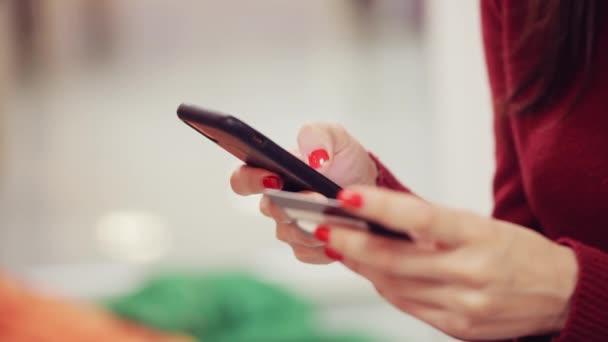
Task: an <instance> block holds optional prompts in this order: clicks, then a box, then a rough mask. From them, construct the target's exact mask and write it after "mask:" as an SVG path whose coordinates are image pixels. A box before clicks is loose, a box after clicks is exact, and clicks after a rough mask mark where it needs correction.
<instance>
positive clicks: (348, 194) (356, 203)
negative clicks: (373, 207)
mask: <svg viewBox="0 0 608 342" xmlns="http://www.w3.org/2000/svg"><path fill="white" fill-rule="evenodd" d="M337 198H338V201H340V202H341V203H342V205H343V206H345V207H351V208H361V206H363V196H361V194H359V193H357V192H354V191H350V190H342V191H340V192H339V193H338V196H337Z"/></svg>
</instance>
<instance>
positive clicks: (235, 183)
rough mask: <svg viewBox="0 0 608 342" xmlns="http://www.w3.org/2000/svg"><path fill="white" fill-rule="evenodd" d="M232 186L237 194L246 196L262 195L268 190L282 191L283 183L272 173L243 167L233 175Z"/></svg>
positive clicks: (231, 178)
mask: <svg viewBox="0 0 608 342" xmlns="http://www.w3.org/2000/svg"><path fill="white" fill-rule="evenodd" d="M230 186H231V187H232V190H233V191H234V192H235V193H237V194H239V195H244V196H246V195H253V194H259V193H262V192H263V191H264V189H267V188H272V189H280V188H281V187H282V182H281V180H280V178H279V177H278V176H277V175H275V174H274V173H272V172H270V171H267V170H264V169H259V168H255V167H251V166H248V165H243V166H241V167H239V168H238V169H236V170H235V171H234V172H233V173H232V176H231V177H230Z"/></svg>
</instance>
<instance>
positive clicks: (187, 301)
mask: <svg viewBox="0 0 608 342" xmlns="http://www.w3.org/2000/svg"><path fill="white" fill-rule="evenodd" d="M107 305H108V307H109V308H110V309H111V310H112V311H113V312H114V313H116V314H117V315H119V316H122V317H124V318H127V319H130V320H133V321H136V322H139V323H142V324H144V325H147V326H150V327H155V328H157V329H160V330H164V331H170V332H179V333H184V334H187V335H190V336H193V337H195V338H197V339H198V340H200V341H205V342H252V341H264V342H275V341H276V342H285V341H289V342H291V341H293V342H298V341H301V342H315V341H318V342H366V341H370V340H369V339H368V338H364V337H358V336H355V335H352V334H344V335H340V334H330V333H327V332H324V331H320V330H319V329H318V328H317V327H316V324H315V319H314V310H313V306H312V305H311V304H310V303H308V302H307V301H305V300H303V299H301V298H298V297H295V296H293V295H292V294H290V293H289V292H287V291H285V290H284V289H282V288H280V287H277V286H274V285H271V284H267V283H264V282H261V281H259V280H257V279H255V278H254V277H251V276H248V275H245V274H240V273H233V274H225V273H223V274H203V275H198V274H188V273H180V274H173V275H165V276H160V277H157V278H153V279H151V280H149V281H148V282H147V283H146V284H144V286H143V287H142V288H140V289H139V290H137V291H135V292H133V293H131V294H127V295H125V296H121V297H118V298H114V299H111V300H109V301H108V303H107Z"/></svg>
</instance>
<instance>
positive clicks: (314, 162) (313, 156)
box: [308, 148, 329, 169]
mask: <svg viewBox="0 0 608 342" xmlns="http://www.w3.org/2000/svg"><path fill="white" fill-rule="evenodd" d="M328 160H329V153H327V150H325V149H322V148H321V149H318V150H314V151H312V152H311V153H310V154H309V155H308V165H310V166H311V167H312V168H313V169H318V168H320V167H321V166H323V164H325V162H326V161H328Z"/></svg>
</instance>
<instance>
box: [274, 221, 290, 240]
mask: <svg viewBox="0 0 608 342" xmlns="http://www.w3.org/2000/svg"><path fill="white" fill-rule="evenodd" d="M289 229H290V227H289V226H288V225H285V224H277V227H276V230H275V236H276V238H277V240H279V241H283V242H287V243H289V236H290V232H289Z"/></svg>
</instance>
